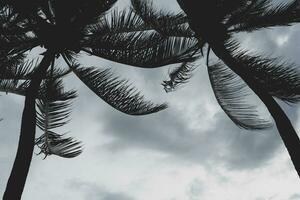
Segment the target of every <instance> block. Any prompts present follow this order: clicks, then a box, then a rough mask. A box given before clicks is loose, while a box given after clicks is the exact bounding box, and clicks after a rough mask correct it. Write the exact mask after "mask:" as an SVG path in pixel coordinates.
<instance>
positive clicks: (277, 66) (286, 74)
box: [234, 52, 300, 103]
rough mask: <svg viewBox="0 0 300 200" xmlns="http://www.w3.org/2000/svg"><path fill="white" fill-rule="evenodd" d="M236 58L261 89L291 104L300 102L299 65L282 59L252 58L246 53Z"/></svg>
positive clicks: (238, 54)
mask: <svg viewBox="0 0 300 200" xmlns="http://www.w3.org/2000/svg"><path fill="white" fill-rule="evenodd" d="M234 57H235V59H236V60H238V62H240V63H241V64H240V66H241V67H244V70H245V71H246V72H247V73H249V76H252V77H253V78H254V79H255V80H256V81H257V84H258V85H259V87H263V88H264V89H265V90H266V91H267V92H269V93H270V94H271V95H272V96H274V97H277V98H279V99H281V100H283V101H286V102H290V103H296V102H299V101H300V71H299V67H298V66H297V65H295V64H292V63H289V62H285V61H282V59H280V58H264V57H262V56H250V55H248V54H247V53H245V52H243V53H237V54H236V55H235V56H234Z"/></svg>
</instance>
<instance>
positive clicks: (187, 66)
mask: <svg viewBox="0 0 300 200" xmlns="http://www.w3.org/2000/svg"><path fill="white" fill-rule="evenodd" d="M177 1H178V3H179V5H180V7H181V8H182V9H183V11H184V12H185V13H186V18H185V20H186V21H185V20H184V17H182V20H181V21H177V22H175V21H174V23H177V24H178V25H179V24H181V27H182V31H185V32H186V33H187V34H191V37H196V38H197V39H198V41H199V42H198V44H199V48H200V49H202V48H203V47H207V67H208V72H209V78H210V81H211V85H212V87H213V91H214V93H215V96H216V99H217V101H218V103H219V104H220V106H221V107H222V109H223V110H224V112H225V113H226V114H227V115H228V117H229V118H230V119H231V120H232V121H233V122H234V123H235V124H236V125H238V126H239V127H241V128H245V129H249V130H256V129H265V128H269V127H270V125H271V123H270V122H269V121H268V120H266V119H264V118H262V117H261V116H259V115H258V112H257V110H256V106H255V105H252V104H251V102H250V101H248V100H247V99H246V98H247V96H248V95H247V94H248V91H247V90H249V89H251V90H252V91H253V92H254V93H255V94H256V95H257V96H258V97H259V99H260V100H261V101H262V102H263V103H264V105H265V106H266V108H267V109H268V110H269V112H270V114H271V116H272V117H273V119H274V121H275V124H276V126H277V129H278V131H279V133H280V136H281V138H282V140H283V142H284V144H285V146H286V148H287V150H288V152H289V154H290V157H291V160H292V162H293V164H294V167H295V169H296V171H297V172H298V175H299V176H300V140H299V138H298V135H297V133H296V131H295V130H294V128H293V126H292V124H291V122H290V120H289V119H288V117H287V116H286V114H285V113H284V111H283V110H282V109H281V107H280V106H279V105H278V103H277V102H276V101H275V99H274V98H277V99H280V100H283V101H285V102H288V103H296V102H299V100H300V73H299V69H297V68H296V66H295V65H294V64H289V63H288V62H282V61H280V59H277V58H266V57H263V56H262V55H251V54H250V53H249V52H247V51H244V50H241V48H240V47H239V43H238V42H237V41H234V38H233V36H234V33H238V32H242V31H244V32H251V31H254V30H259V29H262V28H269V27H274V26H288V25H291V24H293V23H298V22H300V8H299V3H298V1H296V0H294V1H288V2H285V3H281V4H272V3H275V1H272V0H204V1H201V2H200V1H191V0H177ZM132 4H133V6H134V7H135V9H136V10H139V12H138V13H139V14H140V16H141V17H142V18H143V19H145V20H147V21H148V23H154V22H155V20H154V19H155V18H157V16H159V15H160V12H158V11H155V9H154V8H151V5H150V4H149V3H146V2H145V1H144V2H142V1H139V0H132ZM182 15H183V16H184V14H182ZM186 22H188V24H189V27H190V29H192V32H193V33H191V30H190V29H189V28H188V27H187V26H186ZM158 31H159V30H158ZM182 31H181V32H182ZM211 50H212V51H213V52H214V54H215V55H216V56H217V57H218V58H219V59H220V60H221V61H219V62H218V63H214V64H212V65H209V57H210V55H209V53H210V51H211ZM194 68H195V63H193V62H185V63H183V64H182V65H181V66H180V67H178V68H176V69H175V70H174V71H172V72H171V73H170V80H168V81H164V83H163V85H164V86H165V89H166V91H172V90H174V89H176V88H177V87H178V86H180V84H182V83H184V82H186V81H187V80H188V79H189V78H190V77H191V75H192V71H193V69H194Z"/></svg>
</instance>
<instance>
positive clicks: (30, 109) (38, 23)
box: [0, 0, 199, 200]
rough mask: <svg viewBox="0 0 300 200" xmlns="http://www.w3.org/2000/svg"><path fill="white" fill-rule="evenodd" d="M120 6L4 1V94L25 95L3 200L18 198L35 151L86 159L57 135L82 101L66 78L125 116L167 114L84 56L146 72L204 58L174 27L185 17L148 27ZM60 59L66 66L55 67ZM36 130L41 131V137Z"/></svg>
mask: <svg viewBox="0 0 300 200" xmlns="http://www.w3.org/2000/svg"><path fill="white" fill-rule="evenodd" d="M115 2H116V0H103V1H101V0H72V1H71V0H28V1H17V0H10V1H9V0H3V1H1V2H0V21H1V24H0V43H1V45H0V91H2V92H6V93H14V94H18V95H23V96H25V106H24V110H23V115H22V125H21V133H20V138H19V145H18V150H17V155H16V158H15V162H14V164H13V169H12V172H11V175H10V177H9V180H8V183H7V187H6V190H5V193H4V196H3V199H5V200H18V199H21V195H22V192H23V189H24V185H25V182H26V177H27V174H28V170H29V166H30V162H31V158H32V154H33V149H34V146H35V145H37V146H38V147H39V148H40V150H41V152H40V153H42V154H44V155H45V157H46V156H48V155H57V156H61V157H64V158H72V157H75V156H77V155H79V154H80V153H81V151H82V149H81V144H80V142H78V141H76V140H74V139H73V138H71V137H66V136H65V135H62V134H59V133H58V132H57V130H55V129H56V128H59V127H61V126H63V125H64V124H66V123H67V122H68V116H69V115H70V111H71V108H70V106H71V104H72V100H73V99H74V98H75V97H76V96H77V95H76V92H75V91H65V90H64V88H63V83H62V78H63V77H64V76H66V75H68V74H69V73H71V72H73V73H74V74H75V75H76V76H77V77H78V78H79V79H80V80H81V81H82V82H83V83H85V84H86V85H87V87H88V88H90V89H91V90H92V91H93V92H94V93H95V94H96V95H97V96H99V97H100V98H102V99H103V100H104V101H105V102H107V103H108V104H109V105H111V106H112V107H114V108H115V109H117V110H119V111H121V112H123V113H126V114H129V115H145V114H151V113H155V112H158V111H160V110H163V109H164V108H166V104H154V103H151V102H150V101H147V100H145V98H144V97H143V96H142V95H141V94H140V93H139V92H137V91H136V90H135V89H134V88H133V87H131V86H130V85H128V82H127V81H126V80H122V79H119V78H118V77H114V76H113V74H112V72H111V71H110V70H109V69H107V68H106V69H103V68H99V67H82V66H81V64H80V62H79V60H78V57H79V56H82V55H83V54H87V55H89V56H92V55H93V56H97V57H101V58H105V59H109V60H112V61H115V62H118V63H123V64H128V65H132V66H136V67H142V68H156V67H161V66H163V65H168V64H174V63H182V62H191V61H193V60H195V59H196V58H197V57H198V56H199V53H198V46H199V45H198V41H197V40H196V39H194V38H188V37H187V32H186V31H182V29H181V25H180V23H179V24H178V23H177V22H176V23H173V21H174V20H175V21H176V20H177V21H178V22H180V21H182V15H178V16H171V15H170V16H163V17H162V18H161V19H160V22H161V23H156V24H151V23H146V22H145V21H144V20H143V19H142V18H141V17H140V16H139V15H137V14H136V13H135V12H134V11H133V10H131V9H128V10H126V11H123V12H117V11H111V10H110V8H111V7H112V6H113V5H114V3H115ZM156 30H159V31H156ZM170 30H172V31H170ZM173 31H174V32H175V33H176V35H173V34H172V32H173ZM36 47H38V48H36ZM34 48H35V49H37V50H40V51H41V54H40V57H42V60H41V62H39V61H37V60H31V58H30V56H28V55H30V53H29V52H30V50H32V49H34ZM82 52H83V54H82ZM80 53H81V54H80ZM59 58H60V59H63V60H64V61H65V63H66V66H61V67H59V66H57V65H56V64H55V62H56V60H57V59H59ZM36 126H38V127H39V128H40V129H41V130H42V131H43V134H42V135H41V136H39V137H37V138H36V136H35V129H36Z"/></svg>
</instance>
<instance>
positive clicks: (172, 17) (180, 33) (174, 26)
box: [131, 0, 194, 37]
mask: <svg viewBox="0 0 300 200" xmlns="http://www.w3.org/2000/svg"><path fill="white" fill-rule="evenodd" d="M131 4H132V6H133V9H134V11H135V12H136V13H137V14H138V15H139V16H140V17H141V18H142V19H143V21H144V23H145V25H146V26H148V27H152V28H153V29H154V30H156V31H157V32H159V33H160V34H162V35H163V36H167V37H169V36H177V37H194V32H193V31H192V30H191V29H190V28H189V26H188V24H187V22H188V19H187V16H186V15H185V14H184V13H183V12H181V13H176V14H174V13H172V12H166V11H164V10H159V11H157V9H155V8H154V6H153V3H152V2H149V1H141V0H131Z"/></svg>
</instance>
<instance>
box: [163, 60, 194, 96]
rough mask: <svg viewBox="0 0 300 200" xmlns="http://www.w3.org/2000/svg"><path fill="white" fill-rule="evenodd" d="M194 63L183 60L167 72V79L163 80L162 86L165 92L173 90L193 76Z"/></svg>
mask: <svg viewBox="0 0 300 200" xmlns="http://www.w3.org/2000/svg"><path fill="white" fill-rule="evenodd" d="M195 69H196V65H194V63H190V62H184V63H182V64H181V65H180V66H179V67H176V68H175V69H173V70H172V71H171V72H170V73H169V80H166V81H163V83H162V86H163V87H164V89H165V91H166V92H173V91H175V90H176V89H178V88H179V87H180V86H182V85H183V84H185V83H187V82H188V81H189V80H190V79H191V78H192V76H193V71H194V70H195Z"/></svg>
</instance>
